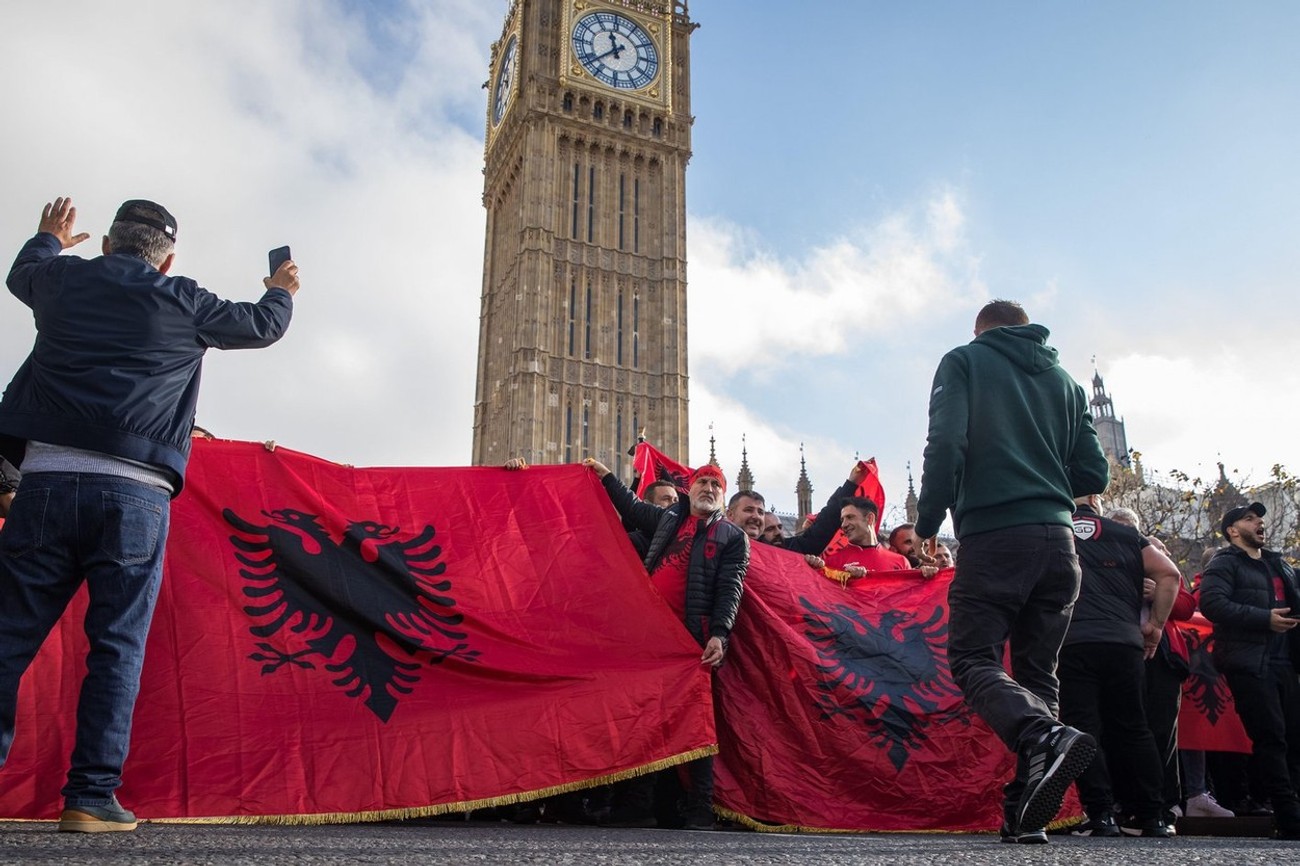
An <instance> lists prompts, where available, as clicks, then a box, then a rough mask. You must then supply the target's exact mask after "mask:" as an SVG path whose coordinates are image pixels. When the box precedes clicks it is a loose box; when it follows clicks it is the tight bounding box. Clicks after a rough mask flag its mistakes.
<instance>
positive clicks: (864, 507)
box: [840, 496, 880, 515]
mask: <svg viewBox="0 0 1300 866" xmlns="http://www.w3.org/2000/svg"><path fill="white" fill-rule="evenodd" d="M850 505H852V506H853V507H854V508H856V509H857V510H858V511H861V512H862V513H863V514H875V515H879V514H880V508H879V506H877V505H876V503H875V502H874V501H873V500H871V499H868V498H867V497H865V496H846V497H844V500H843V501H842V502H840V510H841V511H843V510H844V509H845V508H848V507H849V506H850Z"/></svg>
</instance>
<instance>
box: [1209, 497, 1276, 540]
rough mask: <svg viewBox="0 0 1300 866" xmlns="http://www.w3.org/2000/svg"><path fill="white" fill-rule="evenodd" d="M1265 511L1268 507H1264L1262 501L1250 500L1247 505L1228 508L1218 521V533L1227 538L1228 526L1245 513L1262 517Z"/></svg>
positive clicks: (1266, 511)
mask: <svg viewBox="0 0 1300 866" xmlns="http://www.w3.org/2000/svg"><path fill="white" fill-rule="evenodd" d="M1267 513H1268V509H1266V508H1265V507H1264V503H1262V502H1252V503H1250V504H1249V505H1238V506H1237V507H1236V508H1229V509H1228V511H1227V513H1226V514H1224V515H1223V519H1222V520H1220V521H1219V534H1220V535H1222V536H1223V537H1225V538H1227V536H1228V527H1229V526H1231V525H1232V524H1234V523H1236V522H1237V521H1238V520H1240V519H1241V518H1243V517H1245V516H1246V515H1247V514H1254V515H1256V516H1257V517H1263V516H1264V515H1265V514H1267Z"/></svg>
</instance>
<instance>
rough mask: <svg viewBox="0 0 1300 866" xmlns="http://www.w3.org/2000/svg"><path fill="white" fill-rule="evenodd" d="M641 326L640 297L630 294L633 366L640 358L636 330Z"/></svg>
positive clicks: (639, 339) (639, 343)
mask: <svg viewBox="0 0 1300 866" xmlns="http://www.w3.org/2000/svg"><path fill="white" fill-rule="evenodd" d="M640 327H641V298H639V297H638V296H636V295H633V296H632V366H633V368H635V367H636V366H637V364H638V362H639V361H640V360H641V359H640V355H641V338H640V337H639V336H638V335H637V331H638V330H639V329H640Z"/></svg>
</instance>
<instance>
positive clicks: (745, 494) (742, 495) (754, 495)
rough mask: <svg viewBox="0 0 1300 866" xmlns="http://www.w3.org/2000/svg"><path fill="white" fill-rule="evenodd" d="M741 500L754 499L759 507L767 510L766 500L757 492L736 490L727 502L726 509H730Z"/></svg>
mask: <svg viewBox="0 0 1300 866" xmlns="http://www.w3.org/2000/svg"><path fill="white" fill-rule="evenodd" d="M741 499H756V500H758V504H759V505H762V506H763V507H764V508H767V500H766V499H764V498H763V494H761V493H759V492H758V491H757V490H737V491H736V492H735V493H733V494H732V496H731V499H729V500H727V507H728V508H730V507H731V506H733V505H735V504H736V503H737V502H738V501H740V500H741Z"/></svg>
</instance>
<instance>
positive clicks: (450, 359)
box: [0, 0, 505, 465]
mask: <svg viewBox="0 0 1300 866" xmlns="http://www.w3.org/2000/svg"><path fill="white" fill-rule="evenodd" d="M498 6H499V8H497V7H498ZM384 8H385V9H392V7H384ZM504 8H505V6H504V4H484V3H481V2H476V0H475V2H471V0H457V2H450V3H440V4H437V5H436V7H429V6H426V5H425V4H411V6H410V8H408V9H393V10H392V11H393V13H394V17H393V18H392V19H386V18H383V17H382V16H383V15H384V14H385V13H384V10H383V9H379V8H373V9H371V8H366V7H354V9H353V11H345V10H344V9H342V8H341V7H339V6H338V5H336V4H331V3H314V2H305V0H302V2H295V3H290V2H280V3H273V4H268V3H258V2H252V0H243V2H227V3H221V4H175V3H173V4H163V3H137V4H132V5H129V6H126V7H119V6H116V5H113V4H104V3H94V2H80V3H76V2H74V3H63V4H24V6H23V7H22V8H19V9H9V10H7V11H6V16H5V26H4V28H2V29H0V80H4V81H5V82H6V85H5V87H4V88H3V90H2V91H0V113H3V115H4V116H6V117H8V118H11V120H13V121H14V122H12V123H11V124H10V127H9V131H8V134H7V135H6V136H5V140H4V142H3V144H0V148H2V149H3V150H2V151H0V153H3V156H4V161H5V164H6V166H8V175H9V176H8V178H7V183H6V193H7V195H6V198H5V201H4V202H3V203H2V204H0V237H3V238H7V239H8V243H9V244H10V245H11V248H12V250H13V251H14V252H16V251H17V248H18V246H19V244H20V243H21V242H22V241H23V240H24V239H26V238H27V237H29V236H30V234H31V233H32V231H33V229H34V228H35V225H36V219H37V217H38V215H39V211H40V207H41V205H42V204H43V203H44V202H45V201H48V200H50V199H52V198H53V197H54V196H56V195H64V194H71V195H73V196H74V198H75V200H76V202H77V204H78V205H79V217H80V219H79V228H81V229H83V230H85V231H89V232H91V233H92V235H93V236H94V240H93V241H92V242H89V243H87V244H85V245H83V246H82V247H79V248H77V249H76V250H74V252H76V253H78V254H81V255H84V256H91V255H94V254H97V253H98V246H99V244H98V239H99V236H100V235H101V234H102V233H103V232H104V231H105V230H106V229H107V226H108V223H109V222H110V221H111V218H112V213H113V211H114V209H115V208H116V207H117V205H118V204H119V203H120V202H121V201H122V200H124V199H127V198H137V197H144V198H154V199H156V200H158V201H160V202H162V203H163V204H164V205H166V206H167V207H168V208H169V209H170V210H172V212H173V213H175V214H176V216H177V219H178V221H179V224H180V232H179V244H178V248H177V253H178V256H177V267H176V271H177V272H180V273H184V274H185V275H187V276H192V277H194V278H195V279H197V280H199V282H200V283H201V284H203V285H205V286H207V287H209V288H211V289H212V290H213V291H216V292H217V293H218V294H221V295H223V296H225V297H229V298H232V299H236V300H251V299H255V298H256V297H258V296H259V295H260V294H261V291H262V287H261V277H262V276H263V275H264V272H265V271H264V269H265V267H266V250H267V249H269V248H271V247H273V246H279V245H280V244H284V243H288V244H290V245H292V247H293V253H294V258H295V260H296V261H297V262H298V263H299V266H300V267H301V269H302V274H303V288H302V290H301V292H300V293H299V295H298V298H297V304H296V309H295V315H294V322H293V325H292V327H291V328H290V330H289V332H288V334H287V335H286V337H285V338H284V339H283V340H282V341H281V342H280V343H279V344H277V345H276V346H274V347H272V348H270V349H267V350H261V351H254V352H228V353H222V352H211V353H209V354H208V358H207V362H206V364H205V370H204V388H203V395H202V397H201V399H200V404H199V421H200V423H202V424H204V425H205V426H207V427H209V428H210V429H212V430H213V431H214V432H216V433H217V434H218V435H220V436H228V437H231V438H246V439H271V438H274V439H276V440H278V441H279V442H280V443H281V444H283V445H286V446H288V447H292V448H296V449H299V450H303V451H308V452H311V453H315V454H318V455H320V456H322V457H326V458H329V459H334V460H339V461H343V462H350V463H357V464H422V465H453V464H457V463H467V462H468V460H469V452H470V426H471V419H472V402H473V389H474V369H475V356H476V351H477V341H478V327H477V326H478V322H477V313H478V299H479V294H480V291H481V267H482V249H483V244H482V235H483V225H484V216H483V210H482V206H481V204H480V195H481V189H482V175H481V168H482V140H481V137H480V135H479V133H478V128H477V126H476V123H477V117H479V116H481V115H482V112H483V110H484V109H483V105H484V101H485V99H486V97H485V95H484V93H483V91H482V90H481V89H480V88H479V84H480V83H481V82H482V79H483V78H484V77H485V76H486V69H487V52H488V46H489V45H490V44H491V42H492V40H493V39H495V38H496V36H497V35H498V31H499V27H500V23H501V15H502V14H503V13H504ZM364 15H371V16H373V17H372V18H371V20H369V21H368V22H367V21H366V20H364V18H363V16H364ZM394 28H397V29H394ZM372 29H377V30H379V31H387V32H386V33H385V36H384V38H385V40H386V41H385V42H384V43H383V45H382V46H381V45H379V44H377V43H373V42H371V41H369V33H370V32H371V30H372ZM385 52H387V53H385ZM458 118H467V120H464V121H463V122H458ZM2 303H4V304H6V306H5V307H4V315H3V318H2V319H0V370H5V371H12V370H14V369H16V368H17V366H18V364H19V363H20V362H21V360H22V358H23V357H24V356H25V355H26V352H27V350H28V348H29V347H30V344H31V338H32V333H33V330H32V327H31V324H30V317H29V316H28V315H27V313H26V311H25V310H23V309H22V308H21V306H20V305H18V303H17V302H16V301H13V300H12V299H11V300H9V301H3V302H2ZM5 375H7V373H6V374H5Z"/></svg>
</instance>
